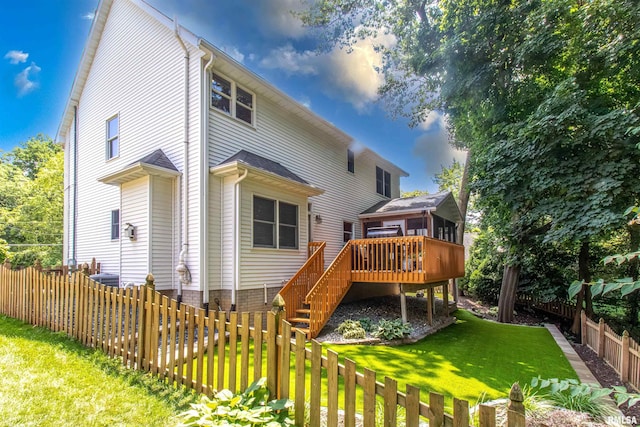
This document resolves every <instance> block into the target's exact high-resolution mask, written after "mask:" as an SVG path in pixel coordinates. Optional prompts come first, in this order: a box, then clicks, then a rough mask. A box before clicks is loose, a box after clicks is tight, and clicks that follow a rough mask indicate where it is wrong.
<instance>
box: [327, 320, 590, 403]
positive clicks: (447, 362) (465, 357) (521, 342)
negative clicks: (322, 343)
mask: <svg viewBox="0 0 640 427" xmlns="http://www.w3.org/2000/svg"><path fill="white" fill-rule="evenodd" d="M455 315H456V317H457V318H458V321H457V322H456V323H455V324H454V325H451V326H449V327H447V328H445V329H443V330H441V331H440V332H438V333H436V334H434V335H431V336H428V337H427V338H425V339H423V340H421V341H419V342H417V343H415V344H410V345H403V346H398V347H386V346H366V345H328V346H326V347H328V348H331V349H332V350H334V351H336V352H337V353H338V354H339V355H340V363H342V362H343V359H344V357H348V358H350V359H352V360H353V361H355V362H356V363H357V365H358V370H359V371H361V370H362V368H363V367H367V368H370V369H373V370H374V371H376V372H377V373H378V381H383V380H384V376H385V375H386V376H389V377H392V378H395V379H397V380H398V381H399V384H398V387H399V390H402V391H404V388H405V384H412V385H415V386H417V387H420V389H421V390H422V391H423V392H424V393H425V397H423V398H426V393H427V392H428V391H435V392H438V393H442V394H444V395H445V396H446V399H445V402H446V404H447V406H451V401H452V400H451V399H452V397H457V398H459V399H464V400H468V401H469V403H470V404H471V405H473V404H475V403H476V402H477V401H478V400H479V399H480V398H481V396H482V395H483V394H484V395H485V399H486V400H490V399H495V398H500V397H506V396H507V395H508V392H509V389H510V387H511V384H512V383H514V382H515V381H519V382H520V384H521V385H524V384H528V383H530V381H531V378H533V377H537V376H538V375H541V376H542V377H543V378H577V376H576V373H575V371H574V370H573V368H572V367H571V365H570V364H569V362H568V361H567V359H566V358H565V356H564V354H563V353H562V351H561V350H560V348H559V347H558V346H557V345H556V343H555V341H554V339H553V338H552V337H551V334H550V333H549V332H548V331H547V329H546V328H542V327H528V326H518V325H505V324H499V323H494V322H489V321H486V320H481V319H478V318H477V317H475V316H473V315H472V314H471V313H469V312H467V311H464V310H458V311H457V312H456V313H455Z"/></svg>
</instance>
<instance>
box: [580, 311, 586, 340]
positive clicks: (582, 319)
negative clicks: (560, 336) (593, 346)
mask: <svg viewBox="0 0 640 427" xmlns="http://www.w3.org/2000/svg"><path fill="white" fill-rule="evenodd" d="M580 343H582V344H583V345H584V344H587V313H585V312H584V310H580Z"/></svg>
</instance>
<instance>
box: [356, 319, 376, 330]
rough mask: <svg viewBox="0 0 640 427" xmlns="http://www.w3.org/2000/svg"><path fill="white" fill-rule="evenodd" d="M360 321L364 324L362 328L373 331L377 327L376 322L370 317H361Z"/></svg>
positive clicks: (361, 324)
mask: <svg viewBox="0 0 640 427" xmlns="http://www.w3.org/2000/svg"><path fill="white" fill-rule="evenodd" d="M358 322H360V326H362V329H364V330H365V331H366V332H373V331H374V330H375V329H376V324H375V323H374V322H373V320H371V319H370V318H368V317H363V318H362V319H359V320H358Z"/></svg>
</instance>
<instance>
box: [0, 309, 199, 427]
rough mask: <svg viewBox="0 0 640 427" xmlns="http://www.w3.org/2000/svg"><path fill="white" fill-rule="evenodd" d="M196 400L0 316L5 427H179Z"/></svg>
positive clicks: (0, 421) (0, 403) (0, 420)
mask: <svg viewBox="0 0 640 427" xmlns="http://www.w3.org/2000/svg"><path fill="white" fill-rule="evenodd" d="M192 400H193V397H192V396H190V395H189V394H187V393H184V392H177V391H175V390H172V389H170V388H169V387H167V386H166V385H164V384H163V383H161V382H159V381H158V380H156V379H154V378H151V377H149V376H145V375H143V374H141V373H140V372H134V371H129V370H126V369H125V368H124V367H123V366H122V365H121V364H120V362H119V361H117V360H111V359H108V358H107V357H106V356H105V355H104V354H102V353H101V352H99V351H95V350H91V349H87V348H85V347H83V346H82V345H80V344H79V343H77V342H75V341H73V340H71V339H69V338H68V337H66V336H65V335H63V334H57V333H52V332H50V331H48V330H45V329H42V328H35V327H32V326H30V325H26V324H24V323H22V322H20V321H17V320H14V319H11V318H8V317H4V316H0V413H1V414H2V417H0V426H16V425H20V426H56V427H57V426H62V425H66V426H114V425H117V426H141V425H154V426H164V425H173V426H174V425H176V424H177V421H176V419H175V415H176V414H177V413H179V412H182V410H184V409H185V408H186V407H187V406H188V403H189V402H191V401H192Z"/></svg>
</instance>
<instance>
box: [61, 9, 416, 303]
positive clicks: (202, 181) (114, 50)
mask: <svg viewBox="0 0 640 427" xmlns="http://www.w3.org/2000/svg"><path fill="white" fill-rule="evenodd" d="M58 140H59V141H60V142H62V143H63V144H64V147H65V209H64V215H65V220H64V229H65V232H64V258H65V259H66V260H68V263H69V264H71V265H73V264H75V263H77V262H81V261H84V260H89V259H91V258H92V257H95V258H96V259H97V260H98V261H99V262H100V263H101V266H102V272H104V273H112V274H116V275H118V276H119V281H120V283H121V284H124V283H127V282H134V283H143V282H144V279H145V276H146V275H147V273H149V272H151V273H153V274H154V276H155V283H156V289H157V290H159V291H161V292H163V293H165V294H167V295H169V296H171V297H173V298H177V299H179V300H182V301H184V302H189V303H191V304H194V305H197V306H201V305H202V304H204V305H208V303H209V301H212V302H213V301H214V299H219V301H220V305H221V306H222V308H223V309H225V310H228V309H229V308H235V309H237V310H241V311H246V310H256V309H263V308H264V307H265V306H268V307H270V304H271V300H272V299H273V297H274V295H275V294H276V293H277V292H278V291H279V290H280V289H281V287H282V285H283V283H284V282H286V281H287V280H289V279H290V278H291V277H292V276H294V275H295V274H296V272H297V271H298V269H299V268H300V267H301V266H302V265H303V264H304V263H305V261H306V260H307V256H308V253H307V243H308V242H310V241H325V242H326V248H325V258H324V260H325V264H327V265H328V264H329V263H330V262H331V261H332V259H333V257H335V256H336V255H337V254H338V252H339V251H340V250H341V249H342V247H343V245H344V241H345V239H348V238H351V239H357V238H361V237H363V229H362V224H363V223H361V219H362V218H363V216H361V215H360V214H361V213H363V212H370V211H369V209H370V208H371V207H372V206H374V205H375V206H378V204H379V203H386V202H388V201H390V200H392V199H395V198H398V197H399V196H400V185H399V183H400V177H402V176H407V173H406V172H404V171H403V170H402V169H400V168H399V167H397V166H396V165H394V164H392V163H391V162H389V161H387V160H385V159H383V158H381V157H380V156H379V155H377V154H376V153H374V152H373V151H371V150H368V149H357V150H356V149H355V148H353V145H354V144H353V143H354V141H353V139H352V138H351V137H350V136H349V135H347V134H345V133H344V132H342V131H341V130H339V129H337V128H336V127H334V126H333V125H331V124H330V123H328V122H327V121H325V120H323V119H322V118H320V117H318V116H317V115H316V114H314V113H313V112H312V111H310V110H309V109H307V108H306V107H304V106H302V105H300V104H299V103H297V102H296V101H294V100H293V99H291V98H290V97H289V96H287V95H286V94H284V93H283V92H281V91H279V90H278V89H276V88H275V87H273V86H272V85H271V84H269V83H268V82H266V81H265V80H263V79H262V78H260V77H259V76H257V75H255V74H254V73H252V72H251V71H249V70H247V69H246V68H244V67H243V66H242V65H241V64H239V63H238V62H236V61H235V60H233V59H232V58H230V57H229V56H228V55H226V54H225V53H224V52H222V51H220V50H219V49H217V48H216V47H215V46H213V45H211V44H210V43H208V42H207V41H206V40H204V39H202V38H199V37H197V36H196V35H194V34H192V33H191V32H189V31H188V30H186V29H185V28H184V27H181V26H179V25H178V24H177V23H176V22H175V21H173V20H171V19H169V18H168V17H166V16H164V15H163V14H161V13H160V12H158V11H157V10H155V9H154V8H152V7H151V6H149V5H148V4H146V3H144V2H143V1H141V0H102V1H101V2H100V4H99V6H98V10H97V12H96V15H95V18H94V22H93V25H92V28H91V32H90V35H89V39H88V41H87V43H86V46H85V50H84V52H83V55H82V59H81V62H80V66H79V69H78V71H77V73H76V77H75V80H74V83H73V87H72V90H71V95H70V97H69V100H68V102H67V106H66V109H65V113H64V117H63V119H62V123H61V125H60V128H59V131H58ZM373 214H375V212H373V213H372V215H369V216H373ZM345 236H347V237H345ZM212 308H213V303H212Z"/></svg>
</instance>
